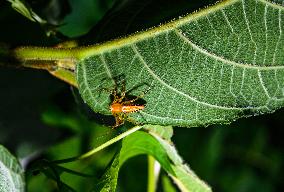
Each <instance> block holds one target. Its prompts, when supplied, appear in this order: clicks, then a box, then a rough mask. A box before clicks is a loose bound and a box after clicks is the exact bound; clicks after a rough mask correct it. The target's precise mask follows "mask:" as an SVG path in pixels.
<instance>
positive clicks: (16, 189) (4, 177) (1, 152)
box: [0, 145, 25, 192]
mask: <svg viewBox="0 0 284 192" xmlns="http://www.w3.org/2000/svg"><path fill="white" fill-rule="evenodd" d="M0 191H1V192H10V191H11V192H20V191H25V181H24V170H23V169H22V167H21V165H20V164H19V162H18V160H17V159H16V158H15V157H14V156H13V155H12V154H11V153H10V152H9V151H8V150H7V149H6V148H4V147H3V146H2V145H0Z"/></svg>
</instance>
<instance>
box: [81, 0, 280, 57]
mask: <svg viewBox="0 0 284 192" xmlns="http://www.w3.org/2000/svg"><path fill="white" fill-rule="evenodd" d="M239 1H243V0H224V1H222V2H218V3H216V4H215V5H212V6H208V7H205V8H204V9H201V10H199V11H197V12H193V13H190V14H188V15H186V16H184V17H182V18H179V19H177V20H173V21H171V22H168V23H166V24H162V25H160V26H155V27H153V28H150V29H147V30H145V31H141V32H137V33H134V34H132V35H129V36H127V37H123V38H119V39H114V40H110V41H107V42H104V43H100V44H96V45H92V46H86V47H81V48H79V49H80V51H79V52H78V53H77V54H76V57H77V58H78V59H84V58H88V57H90V56H92V55H99V54H104V53H106V52H109V51H112V50H115V49H119V48H121V47H126V46H130V45H131V44H134V43H138V42H140V41H143V40H145V39H147V38H150V37H153V36H156V35H159V34H163V33H166V32H168V31H171V30H173V29H178V28H179V27H180V26H182V25H184V24H185V23H188V22H191V21H194V20H196V19H197V18H200V17H204V16H206V15H207V14H210V13H213V12H215V11H218V10H223V8H225V7H228V6H230V5H233V4H234V3H235V2H239ZM258 1H259V2H261V3H264V4H266V5H269V6H271V7H273V8H277V9H280V10H283V11H284V7H283V6H281V5H278V4H274V3H271V2H269V1H265V0H258Z"/></svg>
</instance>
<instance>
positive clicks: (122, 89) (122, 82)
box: [118, 79, 126, 103]
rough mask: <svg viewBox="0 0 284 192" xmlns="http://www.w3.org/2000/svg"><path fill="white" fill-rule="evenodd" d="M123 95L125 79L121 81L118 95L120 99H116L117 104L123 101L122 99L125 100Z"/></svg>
mask: <svg viewBox="0 0 284 192" xmlns="http://www.w3.org/2000/svg"><path fill="white" fill-rule="evenodd" d="M125 94H126V83H125V79H123V80H122V81H121V94H120V98H119V99H118V102H119V103H121V102H122V101H123V99H124V98H125Z"/></svg>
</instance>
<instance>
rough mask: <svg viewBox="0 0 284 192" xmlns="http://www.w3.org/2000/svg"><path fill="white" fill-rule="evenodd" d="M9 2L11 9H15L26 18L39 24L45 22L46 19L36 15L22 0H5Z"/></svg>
mask: <svg viewBox="0 0 284 192" xmlns="http://www.w3.org/2000/svg"><path fill="white" fill-rule="evenodd" d="M7 1H9V2H10V3H11V5H12V7H13V9H15V10H16V11H17V12H19V13H20V14H22V15H23V16H25V17H26V18H28V19H29V20H31V21H33V22H38V23H40V24H45V23H46V21H45V20H44V19H42V18H40V16H38V15H37V14H36V13H35V12H34V11H33V10H32V9H31V7H30V6H28V5H27V4H26V3H25V2H24V1H22V0H7Z"/></svg>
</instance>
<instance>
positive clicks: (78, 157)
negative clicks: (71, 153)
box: [52, 126, 143, 164]
mask: <svg viewBox="0 0 284 192" xmlns="http://www.w3.org/2000/svg"><path fill="white" fill-rule="evenodd" d="M142 128H143V126H136V127H133V128H132V129H129V130H128V131H125V132H124V133H122V134H120V135H118V136H117V137H115V138H113V139H111V140H109V141H107V142H105V143H104V144H102V145H100V146H99V147H96V148H93V149H92V150H90V151H88V152H87V153H84V154H83V155H80V156H76V157H71V158H68V159H62V160H56V161H53V162H52V163H54V164H63V163H69V162H73V161H78V160H82V159H85V158H88V157H90V156H92V155H94V154H95V153H96V152H98V151H100V150H102V149H104V148H106V147H108V146H110V145H111V144H113V143H115V142H117V141H119V140H121V139H123V138H124V137H126V136H128V135H130V134H131V133H134V132H135V131H138V130H139V129H142Z"/></svg>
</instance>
